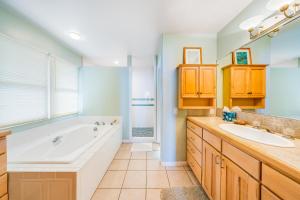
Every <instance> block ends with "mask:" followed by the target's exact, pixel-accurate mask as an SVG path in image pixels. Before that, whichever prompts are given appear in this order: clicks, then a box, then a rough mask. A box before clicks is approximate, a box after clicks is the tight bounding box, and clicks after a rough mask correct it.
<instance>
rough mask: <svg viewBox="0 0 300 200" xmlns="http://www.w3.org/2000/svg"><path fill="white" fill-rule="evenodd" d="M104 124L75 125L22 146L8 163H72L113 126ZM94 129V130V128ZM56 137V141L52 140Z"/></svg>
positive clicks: (11, 156)
mask: <svg viewBox="0 0 300 200" xmlns="http://www.w3.org/2000/svg"><path fill="white" fill-rule="evenodd" d="M114 126H115V125H111V124H110V123H108V124H106V125H99V126H96V125H89V124H82V125H76V126H74V127H71V128H66V129H65V130H62V131H59V132H57V133H54V134H51V135H49V136H46V137H44V138H42V139H40V140H37V141H34V142H32V143H31V144H30V145H28V146H24V147H23V149H22V151H21V152H19V153H14V154H13V155H10V156H9V158H8V162H9V163H30V164H35V163H49V164H50V163H57V164H58V163H72V162H74V161H75V160H76V159H77V158H78V157H79V156H80V155H81V154H82V153H84V152H85V151H86V150H87V149H88V148H90V147H91V146H93V145H94V144H96V143H97V142H99V141H100V140H102V139H103V137H104V136H105V135H106V134H107V133H109V131H110V130H111V129H112V128H114ZM94 129H95V130H94ZM56 138H57V142H54V140H55V139H56Z"/></svg>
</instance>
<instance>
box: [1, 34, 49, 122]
mask: <svg viewBox="0 0 300 200" xmlns="http://www.w3.org/2000/svg"><path fill="white" fill-rule="evenodd" d="M0 52H1V53H0V127H3V126H8V125H13V124H18V123H24V122H28V121H35V120H41V119H46V118H47V83H48V81H47V71H48V56H47V55H46V54H44V53H40V52H38V51H36V50H34V49H32V48H29V47H25V46H23V45H20V44H18V43H16V42H15V41H13V40H10V39H8V38H5V37H3V36H1V37H0Z"/></svg>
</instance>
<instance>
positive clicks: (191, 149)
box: [187, 141, 202, 166]
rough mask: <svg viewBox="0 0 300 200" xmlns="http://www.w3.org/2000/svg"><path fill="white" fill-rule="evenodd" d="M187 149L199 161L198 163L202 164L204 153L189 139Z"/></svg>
mask: <svg viewBox="0 0 300 200" xmlns="http://www.w3.org/2000/svg"><path fill="white" fill-rule="evenodd" d="M187 150H188V151H189V152H190V153H191V154H192V156H193V158H194V159H195V160H196V161H197V163H198V164H199V165H200V166H201V165H202V164H201V163H202V154H201V152H200V151H198V150H197V149H196V148H195V147H194V145H193V144H192V143H191V142H190V141H188V142H187Z"/></svg>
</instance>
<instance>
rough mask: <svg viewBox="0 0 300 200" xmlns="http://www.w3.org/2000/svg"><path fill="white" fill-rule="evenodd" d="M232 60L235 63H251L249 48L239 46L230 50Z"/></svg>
mask: <svg viewBox="0 0 300 200" xmlns="http://www.w3.org/2000/svg"><path fill="white" fill-rule="evenodd" d="M232 62H233V64H235V65H251V64H252V56H251V49H250V48H241V49H238V50H236V51H234V52H232Z"/></svg>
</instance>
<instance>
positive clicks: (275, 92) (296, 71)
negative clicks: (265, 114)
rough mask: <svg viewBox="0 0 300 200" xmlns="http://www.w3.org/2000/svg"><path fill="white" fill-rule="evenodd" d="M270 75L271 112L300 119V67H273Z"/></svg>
mask: <svg viewBox="0 0 300 200" xmlns="http://www.w3.org/2000/svg"><path fill="white" fill-rule="evenodd" d="M270 77H271V79H270V84H271V90H270V99H271V101H270V114H271V115H275V116H285V117H289V118H296V119H300V92H299V87H300V68H299V67H298V68H272V69H271V71H270Z"/></svg>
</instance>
